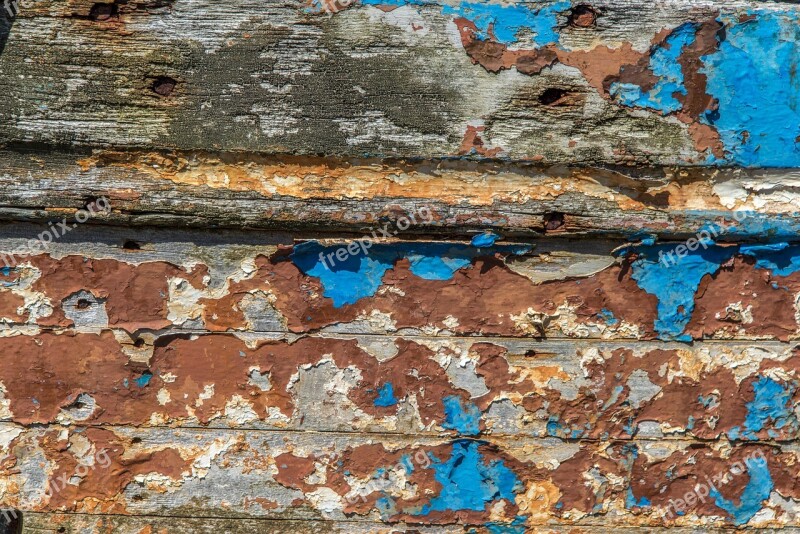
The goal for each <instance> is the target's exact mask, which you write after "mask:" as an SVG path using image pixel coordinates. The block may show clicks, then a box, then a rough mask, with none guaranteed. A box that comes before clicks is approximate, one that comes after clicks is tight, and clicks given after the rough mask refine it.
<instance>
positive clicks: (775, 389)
mask: <svg viewBox="0 0 800 534" xmlns="http://www.w3.org/2000/svg"><path fill="white" fill-rule="evenodd" d="M794 392H795V386H794V384H781V383H780V382H776V381H775V380H773V379H772V378H769V377H766V376H762V377H759V378H758V380H756V381H755V382H753V400H752V401H751V402H748V403H747V416H746V417H745V420H744V431H742V430H741V428H739V427H734V428H732V429H731V430H730V431H729V432H728V437H729V438H730V439H749V440H756V439H758V432H761V431H762V430H764V428H766V427H767V425H768V424H769V423H771V425H770V428H769V429H768V430H767V434H768V436H769V437H770V438H776V437H778V434H777V433H776V432H775V430H780V429H782V428H784V427H789V428H788V432H787V433H788V434H790V435H794V434H795V433H796V432H797V429H798V423H797V417H796V416H795V414H794V407H793V406H792V398H793V396H794ZM773 429H774V430H773Z"/></svg>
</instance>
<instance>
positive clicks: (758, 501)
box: [709, 462, 774, 525]
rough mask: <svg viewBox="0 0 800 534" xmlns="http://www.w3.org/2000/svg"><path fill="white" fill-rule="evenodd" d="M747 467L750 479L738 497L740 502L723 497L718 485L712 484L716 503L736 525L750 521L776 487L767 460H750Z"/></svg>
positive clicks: (712, 496)
mask: <svg viewBox="0 0 800 534" xmlns="http://www.w3.org/2000/svg"><path fill="white" fill-rule="evenodd" d="M747 467H748V474H749V475H750V480H749V482H748V483H747V486H745V488H744V492H742V495H741V497H739V499H738V501H739V504H736V503H735V502H734V501H730V500H728V499H726V498H725V497H723V496H722V494H721V493H720V492H719V490H718V489H717V488H716V487H713V486H712V488H711V491H710V492H709V496H710V497H711V498H712V499H714V504H716V505H717V506H719V507H720V508H722V509H723V510H725V511H726V512H727V513H728V514H729V515H730V516H731V518H732V519H733V522H734V524H736V525H744V524H745V523H747V522H748V521H750V520H751V519H752V518H753V516H754V515H756V514H757V513H758V511H759V510H761V508H762V507H763V504H764V501H765V500H767V499H769V495H770V493H771V492H772V488H773V487H774V483H773V482H772V475H771V474H770V472H769V465H768V464H767V462H750V463H748V464H747ZM740 476H741V475H740Z"/></svg>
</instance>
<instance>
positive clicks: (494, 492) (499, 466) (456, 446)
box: [411, 440, 522, 515]
mask: <svg viewBox="0 0 800 534" xmlns="http://www.w3.org/2000/svg"><path fill="white" fill-rule="evenodd" d="M479 446H480V443H479V442H476V441H468V440H458V441H455V442H453V445H452V449H451V453H450V458H449V459H448V460H447V462H442V461H441V460H439V459H438V458H435V457H434V458H433V462H432V463H431V468H432V469H434V472H435V474H434V476H435V478H436V481H437V482H438V483H439V484H441V486H442V490H441V491H440V492H439V494H438V495H437V496H436V497H435V498H433V499H432V500H431V501H430V504H427V505H424V506H422V507H420V508H418V509H415V510H413V511H412V512H411V513H414V515H428V514H429V513H430V512H431V511H437V512H447V511H459V510H473V511H478V512H484V511H486V510H488V509H489V507H490V506H491V505H492V503H494V502H496V501H499V500H501V499H505V500H507V501H509V502H511V503H513V502H514V501H515V497H516V493H517V492H518V491H520V490H521V489H522V484H521V483H520V481H519V478H517V475H516V474H515V473H514V472H513V471H512V470H511V469H509V468H508V467H506V465H505V463H504V462H503V461H502V460H491V461H489V462H487V461H486V460H485V459H484V458H483V455H482V454H481V452H480V450H479Z"/></svg>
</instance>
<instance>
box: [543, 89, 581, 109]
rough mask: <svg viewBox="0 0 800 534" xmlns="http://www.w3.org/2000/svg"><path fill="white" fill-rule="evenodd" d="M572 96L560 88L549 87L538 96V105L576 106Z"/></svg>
mask: <svg viewBox="0 0 800 534" xmlns="http://www.w3.org/2000/svg"><path fill="white" fill-rule="evenodd" d="M574 96H575V95H574V94H573V93H571V92H569V91H567V90H566V89H561V88H560V87H550V88H548V89H545V90H544V92H543V93H542V94H541V95H539V103H541V104H544V105H545V106H553V107H556V106H571V105H574V104H576V102H575V98H574Z"/></svg>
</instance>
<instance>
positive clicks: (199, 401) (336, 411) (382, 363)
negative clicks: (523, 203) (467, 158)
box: [0, 331, 800, 441]
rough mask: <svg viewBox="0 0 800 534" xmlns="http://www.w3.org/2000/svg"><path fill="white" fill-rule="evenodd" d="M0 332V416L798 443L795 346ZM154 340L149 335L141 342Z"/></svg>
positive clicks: (27, 420)
mask: <svg viewBox="0 0 800 534" xmlns="http://www.w3.org/2000/svg"><path fill="white" fill-rule="evenodd" d="M126 337H127V336H123V335H117V336H115V335H114V334H113V333H112V332H110V331H106V332H103V333H102V334H99V335H98V334H77V335H75V334H68V333H65V334H61V335H55V334H53V333H40V334H32V335H18V336H13V337H3V338H0V353H2V354H4V355H5V358H4V360H2V361H0V386H2V388H3V397H2V402H0V407H2V409H1V410H0V418H2V420H5V421H14V422H18V423H21V424H25V425H30V424H53V423H61V424H81V425H88V424H104V425H135V426H143V427H145V426H156V427H158V426H164V425H170V426H187V427H196V426H201V427H214V428H229V427H233V428H245V429H286V430H298V431H323V432H330V431H339V432H360V433H376V432H377V433H398V434H410V435H425V434H430V435H437V436H449V437H454V436H480V435H493V436H514V435H526V436H537V437H560V438H566V439H571V440H575V439H630V438H632V437H639V438H646V439H671V438H679V439H683V438H687V437H689V438H699V439H704V440H708V439H718V438H720V437H723V438H725V439H728V440H744V441H759V440H768V441H771V440H776V441H791V440H796V439H798V437H800V422H798V418H797V415H796V414H795V413H794V410H793V406H795V405H796V404H797V403H798V402H800V388H798V381H800V377H798V370H799V368H800V363H798V362H799V361H800V360H799V358H800V352H798V348H797V347H793V346H792V345H785V344H779V343H761V344H759V347H758V348H755V347H753V346H752V345H751V344H748V343H724V344H722V343H698V344H695V345H694V346H693V347H688V346H686V345H683V344H677V343H669V344H668V343H630V342H619V341H618V342H552V341H533V340H526V341H520V340H514V339H491V340H487V339H442V338H433V337H428V338H424V337H396V338H392V337H388V336H385V337H384V336H380V337H379V336H330V335H327V336H324V337H317V336H313V337H307V338H299V339H296V338H290V339H289V340H280V339H274V338H264V337H260V338H259V336H255V335H250V336H246V337H245V340H242V339H239V337H234V336H231V335H224V334H211V335H194V336H191V337H187V336H186V335H181V336H170V335H167V336H162V337H159V338H158V339H156V341H155V342H154V343H153V345H154V346H153V345H150V344H147V345H142V346H141V347H137V346H136V345H131V344H129V343H127V344H126V343H120V342H119V339H120V338H123V339H124V338H126ZM146 337H149V336H146Z"/></svg>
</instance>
